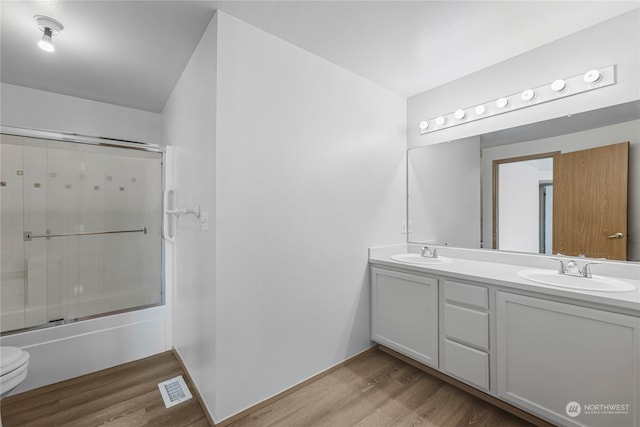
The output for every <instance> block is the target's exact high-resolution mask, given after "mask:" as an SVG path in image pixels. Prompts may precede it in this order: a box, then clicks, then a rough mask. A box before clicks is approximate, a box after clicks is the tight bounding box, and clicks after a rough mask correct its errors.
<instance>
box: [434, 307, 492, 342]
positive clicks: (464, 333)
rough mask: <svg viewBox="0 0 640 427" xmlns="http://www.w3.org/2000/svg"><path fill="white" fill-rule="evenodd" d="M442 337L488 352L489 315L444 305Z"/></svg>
mask: <svg viewBox="0 0 640 427" xmlns="http://www.w3.org/2000/svg"><path fill="white" fill-rule="evenodd" d="M444 335H445V338H451V339H452V340H453V341H458V342H461V343H463V344H468V345H470V346H473V347H476V348H479V349H480V350H485V351H487V350H489V313H483V312H480V311H476V310H471V309H469V308H465V307H459V306H457V305H451V304H448V303H445V304H444Z"/></svg>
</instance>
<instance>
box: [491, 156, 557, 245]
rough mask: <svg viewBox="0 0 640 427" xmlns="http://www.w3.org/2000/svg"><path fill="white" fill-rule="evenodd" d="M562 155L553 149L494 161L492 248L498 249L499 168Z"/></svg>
mask: <svg viewBox="0 0 640 427" xmlns="http://www.w3.org/2000/svg"><path fill="white" fill-rule="evenodd" d="M559 155H560V151H551V152H547V153H539V154H531V155H527V156H519V157H509V158H504V159H495V160H494V161H493V162H492V180H493V181H492V184H491V192H492V193H493V194H492V205H493V206H492V209H491V211H492V217H493V218H492V221H493V233H492V234H493V236H492V237H493V239H492V244H491V248H492V249H498V248H497V246H498V185H499V178H500V177H499V172H498V170H499V168H500V165H501V164H505V163H517V162H524V161H528V160H537V159H547V158H552V159H553V160H554V162H555V160H556V158H557V156H559Z"/></svg>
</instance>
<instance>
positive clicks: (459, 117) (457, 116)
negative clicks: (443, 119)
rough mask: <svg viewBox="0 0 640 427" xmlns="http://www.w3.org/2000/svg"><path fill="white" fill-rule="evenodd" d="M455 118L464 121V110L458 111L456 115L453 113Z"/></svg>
mask: <svg viewBox="0 0 640 427" xmlns="http://www.w3.org/2000/svg"><path fill="white" fill-rule="evenodd" d="M453 116H454V117H455V118H456V119H458V120H460V119H463V118H464V116H465V112H464V110H456V112H455V113H453Z"/></svg>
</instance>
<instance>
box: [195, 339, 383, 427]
mask: <svg viewBox="0 0 640 427" xmlns="http://www.w3.org/2000/svg"><path fill="white" fill-rule="evenodd" d="M376 349H377V347H376V346H373V347H370V348H368V349H366V350H364V351H362V352H360V353H358V354H356V355H355V356H352V357H350V358H348V359H347V360H344V361H342V362H340V363H338V364H337V365H334V366H332V367H330V368H328V369H326V370H324V371H322V372H320V373H318V374H316V375H314V376H312V377H310V378H307V379H306V380H304V381H302V382H301V383H298V384H296V385H294V386H292V387H290V388H288V389H286V390H284V391H281V392H280V393H278V394H276V395H273V396H271V397H270V398H268V399H266V400H263V401H262V402H259V403H256V404H255V405H253V406H250V407H248V408H247V409H244V410H242V411H240V412H238V413H237V414H235V415H232V416H230V417H229V418H225V419H224V420H222V421H220V422H219V423H218V424H216V425H215V427H226V426H228V425H229V424H232V423H234V422H236V421H238V420H240V419H242V418H244V417H246V416H247V415H249V414H251V413H253V412H255V411H258V410H260V409H262V408H264V407H265V406H269V405H270V404H272V403H273V402H276V401H278V400H280V399H282V398H283V397H286V396H288V395H290V394H291V393H293V392H295V391H298V390H300V389H301V388H303V387H305V386H306V385H308V384H310V383H312V382H314V381H317V380H319V379H320V378H322V377H325V376H327V375H329V374H330V373H332V372H334V371H336V370H338V369H340V368H342V367H343V366H345V365H347V364H349V363H351V362H353V361H356V360H358V359H360V358H362V357H365V356H367V355H368V354H370V353H372V352H374V351H375V350H376ZM205 412H206V411H205Z"/></svg>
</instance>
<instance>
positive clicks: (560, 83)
mask: <svg viewBox="0 0 640 427" xmlns="http://www.w3.org/2000/svg"><path fill="white" fill-rule="evenodd" d="M565 87H567V84H566V83H565V82H564V80H561V79H560V80H555V81H554V82H553V83H551V90H552V91H554V92H560V91H563V90H564V88H565Z"/></svg>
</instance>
